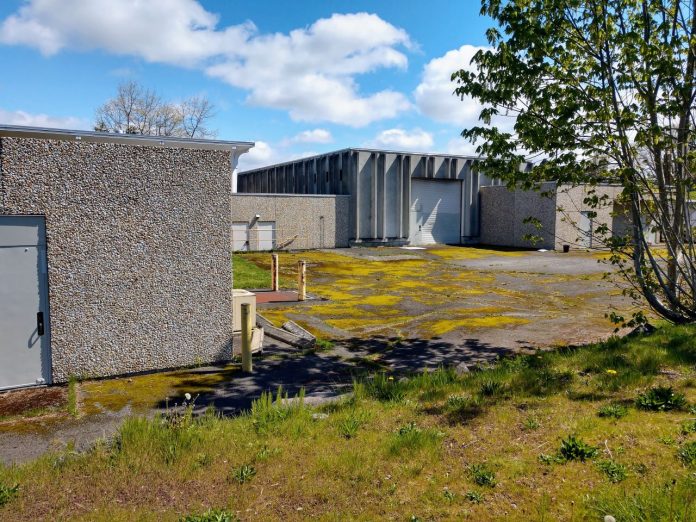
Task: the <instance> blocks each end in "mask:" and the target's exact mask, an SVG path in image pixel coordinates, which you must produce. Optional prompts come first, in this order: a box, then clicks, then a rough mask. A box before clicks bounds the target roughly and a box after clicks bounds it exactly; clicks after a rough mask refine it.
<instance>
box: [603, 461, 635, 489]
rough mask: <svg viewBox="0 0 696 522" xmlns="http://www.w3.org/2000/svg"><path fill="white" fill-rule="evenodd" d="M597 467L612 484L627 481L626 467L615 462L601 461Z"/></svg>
mask: <svg viewBox="0 0 696 522" xmlns="http://www.w3.org/2000/svg"><path fill="white" fill-rule="evenodd" d="M597 467H598V468H599V469H600V471H602V472H603V473H604V474H605V475H606V476H607V478H608V479H609V482H611V483H612V484H616V483H617V482H621V481H623V480H626V477H627V476H628V471H627V470H626V466H624V465H623V464H619V463H618V462H614V461H613V460H600V461H599V462H597Z"/></svg>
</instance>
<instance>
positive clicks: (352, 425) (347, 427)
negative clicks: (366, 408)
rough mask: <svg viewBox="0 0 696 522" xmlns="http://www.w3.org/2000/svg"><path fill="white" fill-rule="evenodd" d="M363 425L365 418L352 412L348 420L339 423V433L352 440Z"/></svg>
mask: <svg viewBox="0 0 696 522" xmlns="http://www.w3.org/2000/svg"><path fill="white" fill-rule="evenodd" d="M363 424H365V416H364V415H361V414H359V413H357V412H356V411H351V412H350V413H349V414H348V416H347V417H346V418H344V419H343V420H341V421H340V422H339V423H338V432H339V433H340V434H341V436H343V437H345V438H346V439H352V438H353V437H355V435H356V434H357V432H358V430H359V429H360V426H362V425H363Z"/></svg>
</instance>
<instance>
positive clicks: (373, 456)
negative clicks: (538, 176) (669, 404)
mask: <svg viewBox="0 0 696 522" xmlns="http://www.w3.org/2000/svg"><path fill="white" fill-rule="evenodd" d="M695 365H696V327H694V326H691V327H686V326H684V327H667V328H662V329H660V330H658V331H657V332H656V333H655V334H653V335H650V336H645V337H635V338H628V339H612V340H610V341H608V342H606V343H602V344H597V345H590V346H586V347H581V348H565V349H560V350H557V351H554V352H544V353H539V354H535V355H528V356H519V357H516V358H513V359H504V360H501V361H499V362H498V363H497V364H495V365H491V366H490V367H486V368H484V369H479V370H474V371H471V372H469V373H466V374H463V375H461V376H460V375H457V374H456V373H455V372H454V371H453V370H451V369H447V368H441V369H438V370H436V371H433V372H429V373H417V374H414V375H406V376H394V375H390V374H388V373H382V372H380V373H377V374H376V375H372V376H370V375H366V376H364V377H362V378H359V379H357V380H356V381H355V384H354V394H353V396H352V397H351V398H346V399H342V400H341V401H339V402H336V403H333V404H327V405H324V406H322V407H319V408H311V407H309V406H307V405H306V404H305V403H304V401H303V400H302V397H299V398H298V399H297V400H289V398H288V397H287V395H286V394H285V393H283V392H282V390H280V391H279V392H277V393H275V394H274V395H273V396H271V395H270V394H264V395H263V397H261V398H260V399H259V400H258V401H256V402H255V403H254V405H253V407H252V408H251V411H249V412H247V413H245V414H242V415H239V416H237V417H234V418H220V417H218V416H217V415H215V414H214V412H208V413H207V414H205V415H203V416H200V417H193V416H192V415H191V414H190V412H188V411H186V412H183V413H180V414H178V415H167V416H160V417H157V418H155V419H145V418H138V417H135V418H129V419H128V420H126V422H125V423H124V425H123V426H122V427H121V429H120V432H119V434H118V436H117V437H116V438H115V440H114V441H113V442H102V443H100V444H97V445H96V447H94V448H93V449H92V450H91V451H89V452H87V453H84V454H78V453H74V452H71V451H67V452H64V453H58V454H54V455H47V456H45V457H42V458H40V459H38V460H37V461H35V462H31V463H28V464H26V465H22V466H15V467H10V468H6V467H1V466H0V484H4V485H5V486H6V487H7V488H13V487H14V485H15V484H20V488H19V490H18V491H16V492H15V493H10V494H9V496H8V500H7V502H6V503H5V505H4V506H3V507H1V508H0V510H1V511H0V518H2V519H3V520H34V519H54V520H62V519H75V520H90V521H92V520H96V521H99V520H115V521H119V520H133V519H138V520H163V521H175V520H179V519H183V518H182V517H208V515H207V513H210V512H211V510H212V512H216V513H223V514H224V516H226V517H228V518H221V520H228V519H231V520H234V519H235V517H237V518H239V519H242V520H248V519H254V520H277V519H283V520H304V519H308V518H318V519H321V520H351V519H358V520H377V519H393V520H409V519H412V518H411V517H416V518H418V519H420V520H500V519H505V520H518V521H523V520H524V521H526V520H540V519H542V518H543V519H546V520H571V519H572V520H601V519H602V518H603V517H604V516H605V515H612V516H614V517H615V518H616V519H617V520H681V521H689V520H694V518H695V517H696V506H695V505H694V504H695V502H696V483H695V482H694V480H695V479H694V475H693V473H694V470H695V469H696V467H695V466H696V446H695V444H696V439H694V434H693V431H692V430H691V424H690V422H691V421H692V420H693V413H690V412H689V408H691V407H693V406H694V404H696V387H695V386H694V382H695V379H696V366H695ZM609 369H611V370H613V371H614V372H615V373H607V370H609ZM658 387H671V388H672V393H673V394H683V395H684V400H685V403H686V404H685V406H684V408H683V409H672V410H669V411H665V410H659V411H648V410H642V409H640V408H638V407H637V406H636V403H635V400H636V398H637V397H638V396H641V394H645V393H646V392H648V391H649V390H651V389H655V388H658ZM606 405H622V406H623V407H624V408H625V409H626V410H628V414H627V415H620V416H619V417H620V419H618V420H617V419H616V415H610V416H608V417H600V416H598V411H600V409H601V408H602V407H604V406H606ZM313 413H324V414H326V415H327V416H325V415H318V416H313ZM668 439H669V440H670V441H671V442H670V443H669V444H666V443H663V442H661V441H665V440H668ZM561 448H564V449H561ZM512 504H514V507H513V506H512ZM215 510H217V511H215ZM190 520H218V519H216V518H212V515H211V517H209V518H198V519H197V518H190Z"/></svg>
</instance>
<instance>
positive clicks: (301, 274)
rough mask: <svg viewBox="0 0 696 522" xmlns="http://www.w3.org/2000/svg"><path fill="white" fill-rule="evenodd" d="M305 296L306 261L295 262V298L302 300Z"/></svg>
mask: <svg viewBox="0 0 696 522" xmlns="http://www.w3.org/2000/svg"><path fill="white" fill-rule="evenodd" d="M306 297H307V263H306V262H305V261H299V262H298V263H297V300H298V301H304V300H305V299H306Z"/></svg>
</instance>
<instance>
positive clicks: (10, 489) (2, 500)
mask: <svg viewBox="0 0 696 522" xmlns="http://www.w3.org/2000/svg"><path fill="white" fill-rule="evenodd" d="M18 493H19V484H15V485H14V486H6V485H5V484H3V483H1V482H0V507H2V506H4V505H5V504H7V503H9V502H10V501H11V500H12V499H14V498H15V497H16V496H17V495H18Z"/></svg>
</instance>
